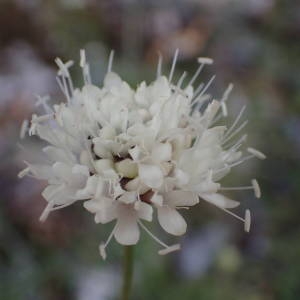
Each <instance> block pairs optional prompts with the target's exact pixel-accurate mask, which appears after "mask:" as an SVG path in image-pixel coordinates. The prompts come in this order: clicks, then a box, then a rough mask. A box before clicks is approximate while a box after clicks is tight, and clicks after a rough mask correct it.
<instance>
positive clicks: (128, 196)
mask: <svg viewBox="0 0 300 300" xmlns="http://www.w3.org/2000/svg"><path fill="white" fill-rule="evenodd" d="M136 198H137V195H136V192H125V193H124V194H123V195H122V196H121V197H120V198H118V201H121V202H124V203H126V204H129V203H133V202H134V201H136Z"/></svg>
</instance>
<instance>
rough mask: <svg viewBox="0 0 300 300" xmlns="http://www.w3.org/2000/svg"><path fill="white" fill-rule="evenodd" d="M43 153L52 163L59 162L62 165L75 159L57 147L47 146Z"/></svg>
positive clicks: (69, 153)
mask: <svg viewBox="0 0 300 300" xmlns="http://www.w3.org/2000/svg"><path fill="white" fill-rule="evenodd" d="M43 151H44V152H45V153H46V154H47V155H48V157H49V158H50V159H51V161H53V162H55V161H61V162H64V163H68V162H74V161H75V157H74V155H73V154H72V153H71V152H67V151H66V150H63V149H60V148H57V147H53V146H47V147H45V148H44V149H43Z"/></svg>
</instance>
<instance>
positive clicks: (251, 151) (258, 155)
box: [247, 147, 266, 159]
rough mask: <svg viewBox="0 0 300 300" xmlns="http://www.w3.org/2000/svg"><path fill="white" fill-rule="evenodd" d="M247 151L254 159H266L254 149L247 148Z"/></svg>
mask: <svg viewBox="0 0 300 300" xmlns="http://www.w3.org/2000/svg"><path fill="white" fill-rule="evenodd" d="M247 151H248V152H249V153H251V154H253V155H254V156H255V157H257V158H259V159H265V158H266V155H265V154H263V153H262V152H260V151H258V150H256V149H254V148H250V147H249V148H247Z"/></svg>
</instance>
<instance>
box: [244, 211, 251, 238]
mask: <svg viewBox="0 0 300 300" xmlns="http://www.w3.org/2000/svg"><path fill="white" fill-rule="evenodd" d="M250 227H251V213H250V210H249V209H246V211H245V225H244V229H245V231H246V232H249V231H250Z"/></svg>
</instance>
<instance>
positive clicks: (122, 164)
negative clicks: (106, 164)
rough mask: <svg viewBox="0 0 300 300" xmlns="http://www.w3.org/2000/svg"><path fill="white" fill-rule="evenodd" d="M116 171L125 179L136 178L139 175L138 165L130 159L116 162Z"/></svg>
mask: <svg viewBox="0 0 300 300" xmlns="http://www.w3.org/2000/svg"><path fill="white" fill-rule="evenodd" d="M115 169H116V170H117V172H118V173H119V174H120V175H121V176H123V177H127V178H135V177H136V176H137V175H138V168H137V164H136V163H135V162H134V161H133V160H132V159H129V158H126V159H123V160H121V161H119V162H116V163H115Z"/></svg>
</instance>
